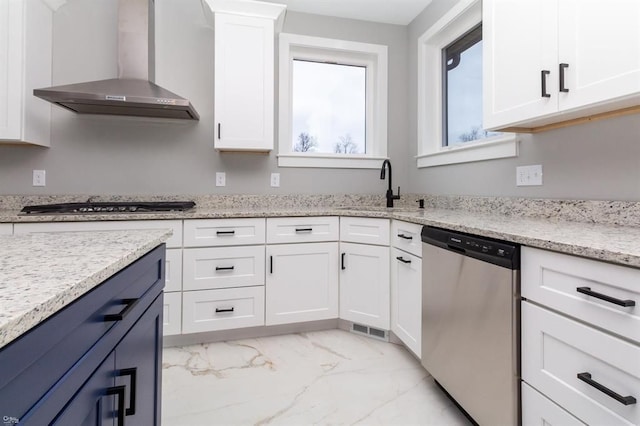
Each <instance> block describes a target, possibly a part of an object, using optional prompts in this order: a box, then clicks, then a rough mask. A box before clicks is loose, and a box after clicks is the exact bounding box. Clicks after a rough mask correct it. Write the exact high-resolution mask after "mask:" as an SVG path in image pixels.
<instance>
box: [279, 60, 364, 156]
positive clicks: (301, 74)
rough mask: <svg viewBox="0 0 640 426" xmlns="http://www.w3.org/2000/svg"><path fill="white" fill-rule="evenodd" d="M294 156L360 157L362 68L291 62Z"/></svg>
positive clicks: (361, 136) (362, 149)
mask: <svg viewBox="0 0 640 426" xmlns="http://www.w3.org/2000/svg"><path fill="white" fill-rule="evenodd" d="M292 105H293V112H292V114H293V115H292V119H293V120H292V121H293V123H292V126H293V128H292V133H291V135H292V146H293V151H295V152H317V153H341V154H364V153H365V152H366V146H365V128H366V126H365V121H366V120H365V118H366V67H361V66H350V65H340V64H330V63H322V62H311V61H303V60H297V59H294V60H293V81H292Z"/></svg>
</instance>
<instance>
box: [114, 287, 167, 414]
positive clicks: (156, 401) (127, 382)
mask: <svg viewBox="0 0 640 426" xmlns="http://www.w3.org/2000/svg"><path fill="white" fill-rule="evenodd" d="M162 300H163V295H162V293H161V294H160V295H159V296H158V297H157V298H156V300H155V301H154V302H153V303H152V304H151V306H150V307H149V309H147V310H146V311H145V313H144V314H143V315H142V317H141V318H140V319H139V320H138V322H136V324H135V325H134V326H133V328H132V329H131V330H130V331H129V333H128V334H127V335H126V336H125V337H124V338H123V339H122V340H121V341H120V343H119V344H118V346H117V347H116V349H115V354H116V359H115V362H116V370H115V374H116V386H124V387H125V389H126V391H125V407H126V410H125V413H126V418H125V422H126V424H128V425H129V424H131V425H145V426H154V425H155V426H157V425H159V424H160V397H161V395H160V391H161V388H160V386H161V382H162V380H161V374H162V305H163V303H162Z"/></svg>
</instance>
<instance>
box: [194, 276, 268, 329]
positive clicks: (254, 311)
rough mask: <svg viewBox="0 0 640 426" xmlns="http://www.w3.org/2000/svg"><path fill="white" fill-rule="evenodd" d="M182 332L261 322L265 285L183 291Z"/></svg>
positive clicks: (229, 327) (248, 325)
mask: <svg viewBox="0 0 640 426" xmlns="http://www.w3.org/2000/svg"><path fill="white" fill-rule="evenodd" d="M182 304H183V311H182V332H183V333H185V334H186V333H199V332H205V331H217V330H228V329H233V328H242V327H253V326H260V325H264V286H257V287H240V288H228V289H219V290H199V291H185V292H184V293H183V296H182Z"/></svg>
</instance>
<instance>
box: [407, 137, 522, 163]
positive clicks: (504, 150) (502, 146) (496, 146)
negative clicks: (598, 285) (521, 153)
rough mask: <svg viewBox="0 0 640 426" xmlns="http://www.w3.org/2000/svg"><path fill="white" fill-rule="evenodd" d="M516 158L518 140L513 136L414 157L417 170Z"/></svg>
mask: <svg viewBox="0 0 640 426" xmlns="http://www.w3.org/2000/svg"><path fill="white" fill-rule="evenodd" d="M517 156H518V140H517V138H516V135H515V134H510V135H507V136H500V137H496V138H495V139H491V140H488V141H486V142H478V143H474V144H473V145H466V146H457V147H451V148H443V149H441V150H439V151H435V152H430V153H428V154H422V155H418V156H417V157H416V160H417V163H418V168H419V169H421V168H425V167H435V166H443V165H446V164H459V163H470V162H474V161H485V160H493V159H497V158H510V157H517Z"/></svg>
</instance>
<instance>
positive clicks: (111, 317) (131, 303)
mask: <svg viewBox="0 0 640 426" xmlns="http://www.w3.org/2000/svg"><path fill="white" fill-rule="evenodd" d="M139 301H140V299H122V302H121V304H122V305H126V306H125V307H124V309H123V310H121V311H120V312H118V313H117V314H108V315H105V316H104V322H110V321H122V320H123V319H124V317H126V316H127V314H128V313H129V312H131V310H132V309H133V308H134V307H135V306H136V305H137V304H138V302H139Z"/></svg>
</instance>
